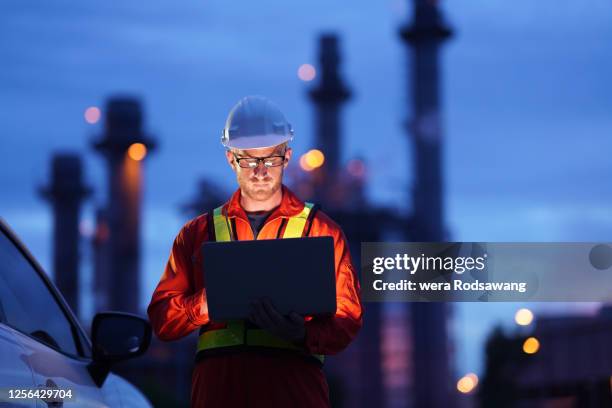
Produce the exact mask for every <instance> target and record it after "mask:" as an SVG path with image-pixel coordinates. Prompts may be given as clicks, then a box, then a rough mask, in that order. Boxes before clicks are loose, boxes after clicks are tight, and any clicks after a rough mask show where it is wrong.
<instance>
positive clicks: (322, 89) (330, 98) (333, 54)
mask: <svg viewBox="0 0 612 408" xmlns="http://www.w3.org/2000/svg"><path fill="white" fill-rule="evenodd" d="M338 43H339V40H338V37H337V36H336V35H333V34H325V35H322V36H321V37H320V38H319V67H320V73H321V75H320V80H319V84H318V86H317V87H315V88H313V89H311V90H310V92H309V95H310V99H311V100H312V101H313V103H314V105H315V108H316V116H315V122H316V138H315V140H316V142H315V147H316V148H317V149H319V150H321V151H322V152H323V154H324V155H325V162H324V163H323V166H321V167H319V168H318V169H316V170H314V177H315V200H316V201H317V202H320V203H321V204H322V205H323V207H328V206H330V204H331V206H332V207H333V206H337V204H338V203H337V202H336V203H334V201H340V200H333V197H334V194H335V192H336V191H337V190H336V189H335V185H336V183H337V181H338V175H339V172H340V160H341V157H340V147H341V145H342V130H341V120H340V111H341V109H342V105H344V103H346V102H347V101H348V100H349V99H350V97H351V92H350V90H349V89H348V88H347V86H346V85H345V84H344V81H343V80H342V78H341V77H340V62H341V57H340V52H339V45H338ZM326 204H327V205H326Z"/></svg>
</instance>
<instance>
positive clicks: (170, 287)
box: [147, 218, 209, 341]
mask: <svg viewBox="0 0 612 408" xmlns="http://www.w3.org/2000/svg"><path fill="white" fill-rule="evenodd" d="M201 220H205V218H201V219H196V220H193V221H190V222H188V223H187V224H185V226H184V227H183V228H182V229H181V231H180V232H179V234H178V235H177V237H176V238H175V240H174V244H173V245H172V251H171V253H170V257H169V259H168V262H167V264H166V268H165V270H164V273H163V275H162V277H161V279H160V281H159V283H158V284H157V287H156V288H155V291H154V292H153V296H152V298H151V302H150V303H149V307H148V308H147V314H148V315H149V320H150V321H151V325H152V326H153V331H154V333H155V335H156V336H157V337H158V338H159V339H160V340H164V341H170V340H175V339H179V338H181V337H184V336H186V335H188V334H189V333H191V332H192V331H194V330H195V329H197V328H199V327H200V326H201V325H203V324H206V323H208V321H209V318H208V308H207V303H206V291H205V289H204V288H203V284H202V282H196V281H194V276H195V274H194V273H193V268H194V261H193V258H192V256H193V255H194V248H196V246H195V245H196V244H197V241H196V240H194V238H195V236H196V235H195V234H196V230H198V229H200V228H198V227H197V226H198V224H205V221H204V222H203V223H201V222H199V221H201ZM201 229H203V230H204V231H205V230H206V227H205V225H202V228H201Z"/></svg>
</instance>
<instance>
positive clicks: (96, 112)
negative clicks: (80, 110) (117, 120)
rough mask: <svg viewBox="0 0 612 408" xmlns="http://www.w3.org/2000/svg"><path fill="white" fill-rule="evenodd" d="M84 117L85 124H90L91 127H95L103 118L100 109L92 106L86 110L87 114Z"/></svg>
mask: <svg viewBox="0 0 612 408" xmlns="http://www.w3.org/2000/svg"><path fill="white" fill-rule="evenodd" d="M83 116H84V117H85V122H87V123H89V124H90V125H93V124H94V123H97V122H98V121H99V120H100V116H102V113H101V112H100V108H98V107H96V106H90V107H89V108H87V109H85V114H84V115H83Z"/></svg>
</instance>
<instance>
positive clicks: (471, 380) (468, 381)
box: [457, 373, 478, 394]
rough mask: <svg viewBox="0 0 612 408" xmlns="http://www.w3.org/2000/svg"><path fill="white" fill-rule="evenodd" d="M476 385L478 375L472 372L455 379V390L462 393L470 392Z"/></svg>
mask: <svg viewBox="0 0 612 408" xmlns="http://www.w3.org/2000/svg"><path fill="white" fill-rule="evenodd" d="M477 385H478V376H477V375H476V374H474V373H468V374H466V375H464V376H463V377H461V378H460V379H459V381H457V391H459V392H460V393H462V394H468V393H470V392H472V391H473V390H474V389H475V388H476V386H477Z"/></svg>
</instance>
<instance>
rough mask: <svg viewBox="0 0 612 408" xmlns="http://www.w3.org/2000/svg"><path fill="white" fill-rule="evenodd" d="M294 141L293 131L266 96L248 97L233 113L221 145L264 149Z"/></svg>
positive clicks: (228, 118) (224, 131)
mask: <svg viewBox="0 0 612 408" xmlns="http://www.w3.org/2000/svg"><path fill="white" fill-rule="evenodd" d="M291 140H293V129H292V128H291V124H290V123H289V122H287V119H285V115H283V113H282V112H281V111H280V109H278V107H277V106H276V105H275V104H273V103H272V102H270V101H269V100H268V99H266V98H264V97H263V96H246V97H244V98H242V99H241V100H240V101H239V102H238V103H237V104H236V105H235V106H234V107H233V108H232V110H231V111H230V113H229V115H228V116H227V120H226V121H225V127H224V128H223V135H222V136H221V144H223V146H225V147H227V148H231V147H233V148H236V149H263V148H265V147H272V146H276V145H279V144H281V143H285V142H289V141H291Z"/></svg>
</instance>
